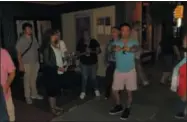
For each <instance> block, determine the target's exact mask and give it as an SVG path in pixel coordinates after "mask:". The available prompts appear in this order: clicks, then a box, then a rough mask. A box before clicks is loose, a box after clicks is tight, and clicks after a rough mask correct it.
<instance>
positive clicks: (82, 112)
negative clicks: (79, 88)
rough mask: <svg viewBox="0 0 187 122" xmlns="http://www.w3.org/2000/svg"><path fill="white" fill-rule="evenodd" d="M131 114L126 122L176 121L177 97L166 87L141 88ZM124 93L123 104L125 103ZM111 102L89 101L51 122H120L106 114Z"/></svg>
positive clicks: (117, 117) (136, 95)
mask: <svg viewBox="0 0 187 122" xmlns="http://www.w3.org/2000/svg"><path fill="white" fill-rule="evenodd" d="M134 95H135V96H134V102H133V106H132V114H131V116H130V118H129V120H128V121H127V122H133V121H138V122H145V121H147V122H151V121H154V122H171V121H179V122H186V120H187V118H186V119H185V120H176V119H175V118H174V116H175V112H176V111H175V108H176V106H175V103H176V102H177V99H178V98H177V96H176V95H175V94H174V93H172V92H171V91H170V90H169V89H168V88H167V87H163V86H159V85H154V86H150V87H148V88H141V89H139V91H137V92H136V93H135V94H134ZM125 97H126V96H125V93H124V95H123V101H124V102H123V103H125ZM111 106H112V105H111V102H110V101H108V100H104V98H101V99H100V100H98V99H93V100H90V101H88V102H86V103H84V104H82V105H80V106H74V107H73V109H71V110H70V111H69V112H66V113H65V114H64V115H62V116H59V117H56V118H54V119H53V120H52V121H64V122H67V121H120V119H119V118H120V116H111V115H109V114H108V111H109V109H110V108H111Z"/></svg>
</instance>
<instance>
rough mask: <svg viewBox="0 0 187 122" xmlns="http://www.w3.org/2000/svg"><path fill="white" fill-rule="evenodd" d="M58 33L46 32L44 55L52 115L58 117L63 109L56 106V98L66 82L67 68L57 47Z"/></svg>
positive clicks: (45, 75) (46, 85) (46, 86)
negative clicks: (65, 73) (65, 72)
mask: <svg viewBox="0 0 187 122" xmlns="http://www.w3.org/2000/svg"><path fill="white" fill-rule="evenodd" d="M57 38H58V36H57V32H56V31H54V30H48V31H47V32H46V38H45V39H46V41H45V42H46V43H47V44H46V46H45V48H44V49H43V55H44V78H45V81H44V82H45V88H46V92H47V95H48V97H49V103H50V107H51V110H52V113H53V114H55V115H58V114H60V113H61V112H62V109H60V108H59V107H57V106H56V96H57V95H59V94H60V89H61V84H62V82H63V81H64V80H63V79H64V76H63V74H64V71H65V67H64V64H63V60H62V52H61V50H60V48H59V46H58V45H57V43H58V40H57Z"/></svg>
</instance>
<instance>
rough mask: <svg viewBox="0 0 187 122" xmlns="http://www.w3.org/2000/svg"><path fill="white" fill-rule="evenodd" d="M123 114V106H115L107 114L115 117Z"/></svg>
mask: <svg viewBox="0 0 187 122" xmlns="http://www.w3.org/2000/svg"><path fill="white" fill-rule="evenodd" d="M122 112H123V106H122V105H116V106H115V107H113V108H112V109H111V110H110V112H109V114H110V115H117V114H120V113H122Z"/></svg>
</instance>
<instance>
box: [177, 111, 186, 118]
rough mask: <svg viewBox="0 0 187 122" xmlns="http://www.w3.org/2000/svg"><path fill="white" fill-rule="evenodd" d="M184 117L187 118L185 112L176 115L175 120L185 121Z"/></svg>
mask: <svg viewBox="0 0 187 122" xmlns="http://www.w3.org/2000/svg"><path fill="white" fill-rule="evenodd" d="M184 117H185V114H184V113H183V112H179V113H177V114H176V115H175V118H177V119H184Z"/></svg>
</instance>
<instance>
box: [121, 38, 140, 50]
mask: <svg viewBox="0 0 187 122" xmlns="http://www.w3.org/2000/svg"><path fill="white" fill-rule="evenodd" d="M122 50H123V51H125V52H132V53H135V52H137V51H139V50H140V47H139V44H138V41H132V42H131V46H130V47H126V46H124V47H123V48H122Z"/></svg>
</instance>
